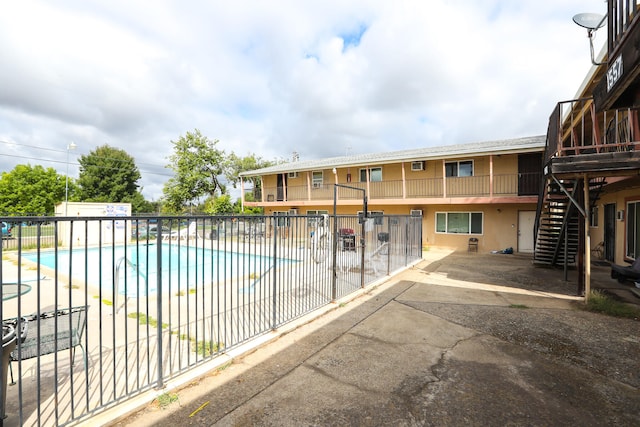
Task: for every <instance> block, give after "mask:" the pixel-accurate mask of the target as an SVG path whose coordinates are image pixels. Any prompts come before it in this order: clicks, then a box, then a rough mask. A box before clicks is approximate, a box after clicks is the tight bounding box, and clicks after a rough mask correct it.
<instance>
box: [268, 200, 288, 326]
mask: <svg viewBox="0 0 640 427" xmlns="http://www.w3.org/2000/svg"><path fill="white" fill-rule="evenodd" d="M287 219H288V218H287ZM272 236H273V266H274V267H273V286H272V287H271V329H272V330H275V329H276V326H277V321H278V320H277V317H278V273H277V270H278V269H277V268H275V266H276V263H277V262H278V221H277V217H276V214H275V213H274V214H273V234H272Z"/></svg>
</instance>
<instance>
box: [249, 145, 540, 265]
mask: <svg viewBox="0 0 640 427" xmlns="http://www.w3.org/2000/svg"><path fill="white" fill-rule="evenodd" d="M544 147H545V137H544V136H535V137H528V138H519V139H511V140H502V141H487V142H477V143H470V144H459V145H448V146H439V147H423V148H417V149H412V150H403V151H393V152H386V153H373V154H362V155H353V156H344V157H335V158H327V159H318V160H307V161H292V162H288V163H284V164H279V165H276V166H272V167H268V168H264V169H260V170H255V171H250V172H245V173H243V174H242V178H243V186H242V191H243V194H242V197H243V200H245V202H244V203H245V204H246V205H248V206H261V207H263V208H264V209H265V214H268V215H269V214H275V215H289V214H300V215H307V214H308V215H315V214H323V213H328V214H333V209H334V204H335V208H336V213H337V214H338V215H346V214H356V213H358V212H360V211H362V209H363V196H364V195H366V197H367V199H368V211H369V212H370V214H371V215H380V214H384V215H419V216H421V217H422V221H423V236H422V237H423V243H424V244H425V245H428V246H440V247H451V248H457V249H463V250H467V249H468V244H469V238H471V237H474V238H477V239H478V250H480V251H491V250H501V249H505V248H508V247H511V248H513V249H514V250H517V251H521V252H533V249H534V240H533V230H534V220H535V211H536V206H537V202H538V192H539V189H540V184H541V178H542V174H541V170H542V157H543V151H544ZM253 177H260V182H261V185H260V186H256V188H254V189H252V188H245V187H247V183H249V182H251V180H249V179H248V178H253ZM334 184H339V185H338V186H335V185H334ZM349 187H352V188H353V189H352V188H349ZM356 189H357V190H356ZM260 190H261V191H260ZM250 191H252V192H253V193H254V194H253V196H254V197H253V198H254V200H255V201H254V202H251V201H247V198H245V195H246V194H247V193H248V192H250ZM334 196H335V197H334Z"/></svg>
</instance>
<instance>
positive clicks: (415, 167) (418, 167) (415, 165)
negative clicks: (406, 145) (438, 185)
mask: <svg viewBox="0 0 640 427" xmlns="http://www.w3.org/2000/svg"><path fill="white" fill-rule="evenodd" d="M411 170H412V171H422V170H424V162H423V161H420V162H411Z"/></svg>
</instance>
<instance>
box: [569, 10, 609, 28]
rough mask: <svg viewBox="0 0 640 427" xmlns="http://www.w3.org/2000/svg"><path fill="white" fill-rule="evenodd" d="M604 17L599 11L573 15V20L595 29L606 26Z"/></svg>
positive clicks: (582, 25)
mask: <svg viewBox="0 0 640 427" xmlns="http://www.w3.org/2000/svg"><path fill="white" fill-rule="evenodd" d="M604 18H605V17H604V16H602V15H600V14H598V13H579V14H577V15H575V16H574V17H573V22H575V23H576V24H578V25H580V26H581V27H584V28H586V29H588V30H592V31H593V30H597V29H598V28H602V27H603V26H604Z"/></svg>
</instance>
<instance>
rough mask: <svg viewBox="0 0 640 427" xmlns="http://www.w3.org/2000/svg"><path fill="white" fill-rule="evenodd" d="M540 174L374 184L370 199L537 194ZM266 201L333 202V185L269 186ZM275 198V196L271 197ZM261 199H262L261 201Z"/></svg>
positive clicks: (354, 196) (344, 192)
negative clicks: (282, 194) (280, 198)
mask: <svg viewBox="0 0 640 427" xmlns="http://www.w3.org/2000/svg"><path fill="white" fill-rule="evenodd" d="M540 177H541V172H540V173H532V174H504V175H493V177H491V176H489V175H480V176H469V177H449V178H446V179H442V178H427V179H411V180H406V181H404V182H403V181H402V180H396V181H382V182H370V183H369V186H368V193H367V195H368V197H369V200H384V199H422V198H441V197H447V198H449V197H491V196H496V197H505V196H507V197H508V196H511V197H513V196H518V195H521V196H522V195H532V194H537V187H536V189H535V191H534V192H531V190H530V188H531V185H529V184H530V183H531V182H535V183H538V182H539V178H540ZM348 185H349V186H352V187H356V188H363V189H365V190H367V184H366V183H362V182H359V183H349V184H348ZM279 191H280V193H284V194H285V197H284V199H283V200H276V198H275V195H276V194H279ZM264 193H265V198H264V201H265V202H275V201H282V202H301V201H324V202H326V201H329V200H333V184H323V185H321V186H319V187H311V188H309V187H308V186H306V185H297V186H293V185H292V186H287V187H286V191H283V189H282V188H276V187H266V188H265V189H264ZM270 196H273V197H270ZM361 198H362V193H361V192H359V191H349V189H342V188H341V189H340V191H339V193H338V199H339V200H360V199H361ZM258 200H259V199H258Z"/></svg>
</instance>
